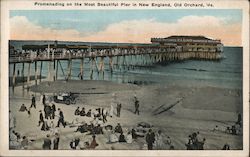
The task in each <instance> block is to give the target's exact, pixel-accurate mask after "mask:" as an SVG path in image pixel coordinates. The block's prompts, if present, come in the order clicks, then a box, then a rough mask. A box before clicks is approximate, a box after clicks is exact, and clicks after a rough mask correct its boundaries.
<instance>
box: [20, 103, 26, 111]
mask: <svg viewBox="0 0 250 157" xmlns="http://www.w3.org/2000/svg"><path fill="white" fill-rule="evenodd" d="M19 111H20V112H25V111H28V110H27V107H26V106H25V105H24V104H22V106H21V107H20V109H19Z"/></svg>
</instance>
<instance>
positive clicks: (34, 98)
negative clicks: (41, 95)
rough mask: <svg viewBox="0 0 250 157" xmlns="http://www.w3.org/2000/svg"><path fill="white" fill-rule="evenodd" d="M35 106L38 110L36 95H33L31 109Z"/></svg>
mask: <svg viewBox="0 0 250 157" xmlns="http://www.w3.org/2000/svg"><path fill="white" fill-rule="evenodd" d="M33 106H34V108H36V97H35V96H34V94H32V98H31V106H30V108H32V107H33Z"/></svg>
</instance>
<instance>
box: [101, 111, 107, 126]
mask: <svg viewBox="0 0 250 157" xmlns="http://www.w3.org/2000/svg"><path fill="white" fill-rule="evenodd" d="M102 120H103V123H106V122H107V110H106V109H104V108H102Z"/></svg>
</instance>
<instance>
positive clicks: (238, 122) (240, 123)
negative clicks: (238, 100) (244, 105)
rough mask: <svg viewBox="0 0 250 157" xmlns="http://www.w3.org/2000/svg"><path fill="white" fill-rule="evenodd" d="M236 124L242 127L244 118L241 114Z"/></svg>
mask: <svg viewBox="0 0 250 157" xmlns="http://www.w3.org/2000/svg"><path fill="white" fill-rule="evenodd" d="M236 124H239V125H240V127H241V125H242V116H241V114H240V113H239V114H238V120H237V122H236Z"/></svg>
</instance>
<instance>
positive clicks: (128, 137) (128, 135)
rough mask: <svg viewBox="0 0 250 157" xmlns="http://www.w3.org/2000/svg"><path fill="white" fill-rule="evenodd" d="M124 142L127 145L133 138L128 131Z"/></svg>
mask: <svg viewBox="0 0 250 157" xmlns="http://www.w3.org/2000/svg"><path fill="white" fill-rule="evenodd" d="M126 142H127V143H129V144H130V143H132V142H133V137H132V134H131V132H130V131H129V132H128V134H127V136H126Z"/></svg>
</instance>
